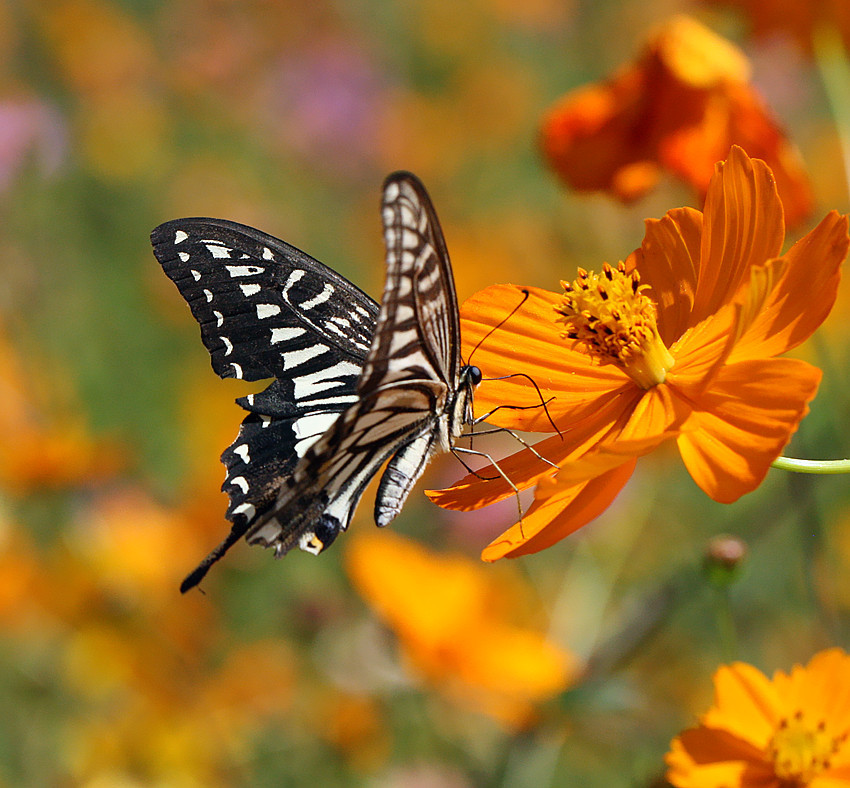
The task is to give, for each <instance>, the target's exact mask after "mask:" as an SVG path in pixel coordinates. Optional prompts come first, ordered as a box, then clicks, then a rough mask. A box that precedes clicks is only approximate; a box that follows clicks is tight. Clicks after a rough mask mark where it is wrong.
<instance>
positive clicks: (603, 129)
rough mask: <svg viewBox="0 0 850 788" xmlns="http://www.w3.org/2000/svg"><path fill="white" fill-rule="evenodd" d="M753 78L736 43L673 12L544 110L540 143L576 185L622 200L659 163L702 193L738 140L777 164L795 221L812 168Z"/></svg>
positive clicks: (651, 178)
mask: <svg viewBox="0 0 850 788" xmlns="http://www.w3.org/2000/svg"><path fill="white" fill-rule="evenodd" d="M749 78H750V66H749V62H748V61H747V59H746V57H745V56H744V54H743V53H742V52H741V51H740V50H739V49H738V48H737V47H735V46H734V45H733V44H731V43H730V42H729V41H727V40H725V39H723V38H721V37H720V36H718V35H716V34H715V33H713V32H712V31H710V30H709V29H708V28H706V27H703V25H701V24H699V23H698V22H696V21H695V20H693V19H691V18H689V17H686V16H677V17H674V18H673V19H672V20H670V21H669V22H667V23H666V24H665V25H664V26H663V27H661V28H660V29H659V30H658V31H657V32H656V33H655V34H654V36H653V37H652V38H651V39H650V41H649V43H648V44H647V46H646V50H645V52H644V54H643V55H642V56H641V57H640V58H639V60H638V61H637V62H636V63H635V64H633V65H629V66H625V67H623V68H622V69H620V70H619V71H618V72H617V73H616V74H614V76H612V77H611V78H610V79H608V80H606V81H605V82H602V83H597V84H594V85H588V86H585V87H581V88H578V89H577V90H574V91H572V92H571V93H568V94H567V95H566V96H564V97H563V98H562V99H560V100H559V101H558V102H557V103H556V104H555V105H554V106H553V107H552V108H551V109H550V110H549V111H548V113H547V115H546V117H545V119H544V121H543V126H542V134H541V144H542V147H543V152H544V154H545V156H546V158H547V160H548V162H549V164H550V165H551V167H552V168H553V169H554V170H555V172H556V173H557V174H558V175H559V176H560V177H561V178H562V179H563V180H564V181H565V182H566V183H567V184H568V185H569V186H571V187H572V188H574V189H577V190H579V191H590V190H600V189H601V190H605V191H609V192H611V193H612V194H614V195H615V196H616V197H618V198H619V199H621V200H623V201H625V202H628V201H631V200H635V199H638V198H639V197H642V196H643V195H644V194H646V192H648V191H649V190H650V189H652V188H653V187H654V186H655V184H656V182H657V181H658V178H659V177H660V174H661V171H662V170H667V171H668V172H671V173H673V174H674V175H676V176H677V177H679V178H681V179H682V180H684V181H685V182H687V183H689V184H691V185H692V186H693V187H694V188H695V189H696V190H697V191H698V192H699V193H700V196H704V195H705V193H706V190H707V188H708V184H709V181H710V180H711V176H712V173H713V172H714V163H715V162H716V161H719V160H720V159H722V158H723V157H724V156H725V155H726V153H727V151H728V150H729V147H730V145H732V144H733V143H734V144H737V145H741V146H742V147H743V148H744V149H745V150H746V151H747V152H748V153H749V154H750V155H751V156H754V157H758V158H761V159H764V160H765V161H766V162H767V163H768V165H770V167H771V168H772V169H773V172H774V175H775V178H776V182H777V185H778V188H779V193H780V195H781V197H782V201H783V203H784V206H785V220H786V222H787V223H788V225H789V226H793V225H796V224H798V223H800V222H801V221H802V220H803V219H805V218H806V217H807V216H808V215H809V214H810V213H811V210H812V194H811V189H810V186H809V181H808V177H807V175H806V173H805V171H804V169H803V165H802V162H801V160H800V157H799V154H798V152H797V150H796V148H794V146H792V145H791V143H790V142H789V141H788V139H787V138H786V137H785V135H784V133H783V132H782V130H781V129H780V128H779V126H778V125H777V123H776V120H775V119H774V118H773V117H772V115H771V114H770V112H769V111H768V109H767V107H766V106H765V104H764V102H763V101H762V100H761V98H760V97H759V96H758V94H757V93H756V92H755V91H754V89H753V88H752V87H751V86H750V84H749Z"/></svg>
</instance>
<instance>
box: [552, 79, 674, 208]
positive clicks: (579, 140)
mask: <svg viewBox="0 0 850 788" xmlns="http://www.w3.org/2000/svg"><path fill="white" fill-rule="evenodd" d="M646 79H647V77H646V72H645V69H644V68H643V66H632V67H629V68H623V69H621V70H620V71H619V72H618V73H617V74H615V75H614V76H613V77H612V78H611V79H609V80H607V81H605V82H602V83H599V84H593V85H587V86H585V87H581V88H578V89H576V90H573V91H572V92H570V93H568V94H567V95H565V96H564V97H563V98H561V99H560V100H559V101H558V102H557V103H556V104H555V105H554V106H553V107H552V108H551V109H550V110H549V112H548V113H547V114H546V117H545V118H544V119H543V124H542V127H541V131H540V145H541V147H542V148H543V154H544V156H545V157H546V159H547V161H548V162H549V165H550V166H551V167H552V169H554V170H555V172H557V173H558V175H559V176H560V177H561V178H562V179H563V180H564V181H565V182H566V183H568V184H569V185H570V187H571V188H573V189H577V190H579V191H587V190H595V189H609V188H613V187H614V184H615V183H616V182H617V180H618V176H620V174H621V173H622V172H623V171H625V172H629V171H630V169H631V166H632V165H633V164H634V163H635V161H638V162H643V161H644V160H645V159H646V157H645V156H643V155H641V154H642V149H640V148H639V149H637V150H636V149H635V137H634V128H635V125H637V124H639V123H640V120H641V115H642V114H643V112H644V106H643V102H642V101H641V98H642V95H643V93H644V91H645V90H646ZM644 147H646V146H644ZM646 164H647V165H649V168H647V167H644V168H643V169H642V174H643V177H641V178H640V179H639V180H637V181H636V179H634V178H629V177H626V178H621V180H625V181H627V183H628V188H626V189H625V190H624V192H625V193H624V194H623V195H622V196H623V197H624V198H628V199H637V198H638V197H640V196H642V195H643V194H644V193H645V192H646V191H648V190H649V189H650V188H652V186H654V185H655V183H656V182H657V170H658V168H657V165H655V164H654V163H653V162H651V161H646ZM653 174H654V177H653Z"/></svg>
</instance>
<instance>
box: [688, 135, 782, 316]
mask: <svg viewBox="0 0 850 788" xmlns="http://www.w3.org/2000/svg"><path fill="white" fill-rule="evenodd" d="M703 213H704V224H703V233H702V249H701V253H700V270H699V281H698V283H697V291H696V296H695V300H694V310H693V316H692V321H691V322H692V324H696V323H698V322H699V321H701V320H704V319H705V318H706V317H708V316H709V315H711V314H713V313H715V312H717V311H718V310H719V309H720V307H721V306H723V305H724V304H726V303H729V302H730V301H731V300H732V298H733V297H734V295H735V293H736V292H737V290H738V288H739V287H740V286H741V285H742V284H743V283H744V282H745V281H747V279H748V277H749V275H750V269H751V268H752V267H753V266H755V265H763V264H764V263H765V262H766V261H768V260H770V259H771V258H774V257H778V256H779V252H780V250H781V248H782V241H783V238H784V236H785V223H784V220H783V217H782V203H781V202H780V201H779V195H778V194H777V192H776V183H775V181H774V179H773V174H772V173H771V172H770V169H769V168H768V167H767V165H766V164H765V163H764V162H763V161H761V160H759V159H750V157H749V156H747V154H746V153H745V152H744V150H743V149H742V148H739V147H738V146H733V147H732V150H731V151H730V153H729V158H728V159H727V161H725V162H721V163H720V164H718V165H717V167H716V170H715V173H714V177H713V178H712V179H711V184H710V185H709V187H708V194H707V195H706V200H705V209H704V211H703Z"/></svg>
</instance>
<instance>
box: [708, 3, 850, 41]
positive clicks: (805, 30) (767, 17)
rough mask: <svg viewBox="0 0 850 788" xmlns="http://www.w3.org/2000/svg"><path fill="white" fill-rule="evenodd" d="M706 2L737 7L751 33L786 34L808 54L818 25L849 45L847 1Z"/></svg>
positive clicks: (765, 34)
mask: <svg viewBox="0 0 850 788" xmlns="http://www.w3.org/2000/svg"><path fill="white" fill-rule="evenodd" d="M703 2H706V3H708V4H709V5H725V6H737V7H738V8H740V9H741V10H742V11H743V12H744V13H745V14H746V15H747V16H748V17H749V19H750V24H751V26H752V30H753V34H754V35H756V36H765V37H767V36H770V35H775V34H776V33H786V34H788V35H789V36H791V37H792V38H794V39H795V40H796V41H797V43H798V44H799V45H800V48H801V49H802V50H803V52H805V53H807V54H810V53H811V49H812V39H813V36H814V34H815V31H816V30H817V28H818V27H819V26H821V27H824V28H825V27H832V28H833V29H835V30H837V31H838V33H839V35H840V36H841V37H842V39H843V40H844V45H845V46H850V3H848V2H847V0H703Z"/></svg>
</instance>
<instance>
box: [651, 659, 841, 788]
mask: <svg viewBox="0 0 850 788" xmlns="http://www.w3.org/2000/svg"><path fill="white" fill-rule="evenodd" d="M666 760H667V765H668V767H669V771H668V772H667V780H668V781H669V782H670V783H671V784H673V785H675V786H676V788H708V786H720V785H722V786H725V788H840V786H843V785H846V786H850V656H848V655H847V654H846V653H845V652H844V651H842V650H841V649H838V648H833V649H829V650H827V651H821V652H820V653H819V654H816V655H815V656H814V657H812V659H811V661H810V662H809V664H808V665H807V666H806V667H802V666H800V665H796V666H795V667H794V668H793V670H792V671H791V673H790V674H785V673H783V672H782V671H777V672H776V673H775V674H774V676H773V681H771V680H770V679H768V678H767V677H766V676H765V675H764V674H763V673H761V672H760V671H758V670H756V669H755V668H754V667H752V666H751V665H747V664H744V663H743V662H736V663H734V664H732V665H724V666H723V667H721V668H720V669H719V670H718V671H717V673H715V675H714V705H713V706H712V707H711V708H710V709H709V710H708V712H706V714H704V715H703V717H702V719H701V720H700V724H699V726H698V727H696V728H690V729H689V730H686V731H684V732H683V733H682V734H680V735H679V736H677V737H676V738H675V739H673V741H672V743H671V748H670V752H669V753H668V754H667V759H666Z"/></svg>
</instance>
